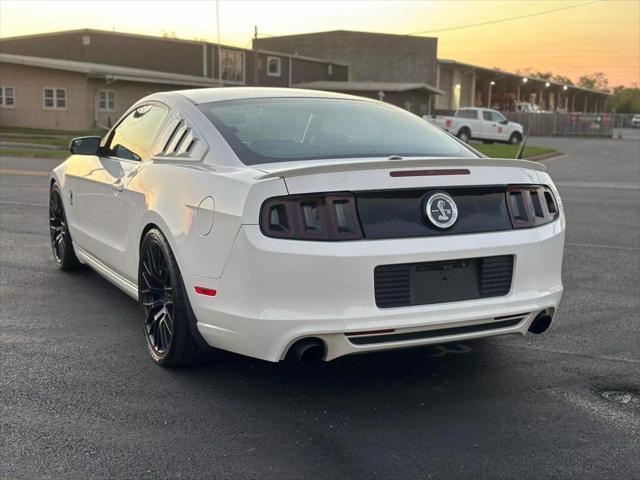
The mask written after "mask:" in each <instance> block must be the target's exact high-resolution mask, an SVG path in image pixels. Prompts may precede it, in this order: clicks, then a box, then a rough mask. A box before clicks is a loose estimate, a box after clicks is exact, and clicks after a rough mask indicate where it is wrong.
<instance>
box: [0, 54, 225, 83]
mask: <svg viewBox="0 0 640 480" xmlns="http://www.w3.org/2000/svg"><path fill="white" fill-rule="evenodd" d="M0 62H2V63H12V64H15V65H26V66H29V67H39V68H50V69H53V70H63V71H65V72H76V73H84V74H86V75H87V76H89V77H98V78H105V79H107V80H124V81H130V82H145V83H161V84H165V85H184V86H194V87H214V86H217V85H218V79H216V78H207V77H198V76H194V75H183V74H179V73H168V72H160V71H156V70H143V69H140V68H131V67H120V66H116V65H104V64H101V63H90V62H76V61H73V60H60V59H57V58H42V57H30V56H26V55H11V54H8V53H0Z"/></svg>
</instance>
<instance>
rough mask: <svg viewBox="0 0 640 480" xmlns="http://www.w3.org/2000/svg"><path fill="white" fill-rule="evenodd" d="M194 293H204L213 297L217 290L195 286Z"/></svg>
mask: <svg viewBox="0 0 640 480" xmlns="http://www.w3.org/2000/svg"><path fill="white" fill-rule="evenodd" d="M196 293H197V294H199V295H206V296H207V297H215V296H216V294H217V293H218V292H217V291H216V290H213V289H211V288H205V287H196Z"/></svg>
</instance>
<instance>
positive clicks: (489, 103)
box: [487, 80, 496, 108]
mask: <svg viewBox="0 0 640 480" xmlns="http://www.w3.org/2000/svg"><path fill="white" fill-rule="evenodd" d="M495 84H496V82H494V81H493V80H491V81H490V82H489V98H488V100H487V104H488V105H487V107H489V108H491V89H492V87H493V86H494V85H495Z"/></svg>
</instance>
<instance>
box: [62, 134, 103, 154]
mask: <svg viewBox="0 0 640 480" xmlns="http://www.w3.org/2000/svg"><path fill="white" fill-rule="evenodd" d="M99 148H100V137H78V138H74V139H73V140H71V142H70V143H69V151H70V152H71V153H73V154H74V155H96V154H97V153H98V149H99Z"/></svg>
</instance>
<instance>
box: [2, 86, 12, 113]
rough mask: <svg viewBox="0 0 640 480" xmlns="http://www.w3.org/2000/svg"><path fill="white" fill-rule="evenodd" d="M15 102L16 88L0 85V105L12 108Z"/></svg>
mask: <svg viewBox="0 0 640 480" xmlns="http://www.w3.org/2000/svg"><path fill="white" fill-rule="evenodd" d="M15 104H16V89H15V88H14V87H8V86H4V85H3V86H0V107H5V108H13V107H14V106H15Z"/></svg>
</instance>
